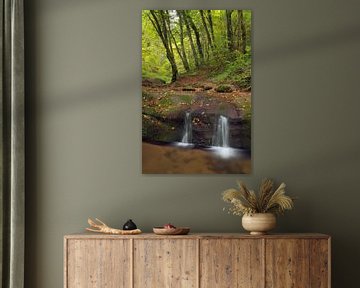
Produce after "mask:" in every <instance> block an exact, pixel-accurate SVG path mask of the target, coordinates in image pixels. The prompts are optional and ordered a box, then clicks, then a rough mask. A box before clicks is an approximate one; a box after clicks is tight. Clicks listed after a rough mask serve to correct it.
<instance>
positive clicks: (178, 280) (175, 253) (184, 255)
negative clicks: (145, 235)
mask: <svg viewBox="0 0 360 288" xmlns="http://www.w3.org/2000/svg"><path fill="white" fill-rule="evenodd" d="M196 251H197V241H196V240H191V239H171V238H170V239H161V240H152V239H151V240H135V241H134V271H136V273H135V275H134V287H135V288H155V287H174V288H175V287H178V288H181V287H188V288H195V287H197V276H198V275H197V274H198V273H197V264H196V263H197V261H196V259H197V254H196Z"/></svg>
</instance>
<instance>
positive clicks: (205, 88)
mask: <svg viewBox="0 0 360 288" xmlns="http://www.w3.org/2000/svg"><path fill="white" fill-rule="evenodd" d="M212 88H213V87H211V86H207V85H206V86H204V87H203V90H204V91H208V90H211V89H212Z"/></svg>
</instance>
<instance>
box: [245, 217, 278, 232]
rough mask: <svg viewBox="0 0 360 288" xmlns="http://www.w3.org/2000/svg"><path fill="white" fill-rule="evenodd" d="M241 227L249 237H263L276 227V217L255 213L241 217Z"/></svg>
mask: <svg viewBox="0 0 360 288" xmlns="http://www.w3.org/2000/svg"><path fill="white" fill-rule="evenodd" d="M242 226H243V227H244V229H245V230H247V231H249V232H250V234H251V235H263V234H266V233H267V232H268V231H270V230H272V229H274V228H275V226H276V217H275V215H274V214H272V213H255V214H252V215H244V216H243V217H242Z"/></svg>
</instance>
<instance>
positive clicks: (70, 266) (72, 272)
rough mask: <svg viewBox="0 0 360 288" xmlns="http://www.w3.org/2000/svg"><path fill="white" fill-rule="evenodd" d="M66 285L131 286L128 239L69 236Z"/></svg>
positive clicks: (68, 287)
mask: <svg viewBox="0 0 360 288" xmlns="http://www.w3.org/2000/svg"><path fill="white" fill-rule="evenodd" d="M65 253H67V256H66V258H67V263H66V265H67V270H66V275H65V287H66V288H104V287H106V288H129V287H131V272H132V271H131V269H130V267H131V245H130V240H118V239H116V240H105V239H99V240H95V239H91V240H89V239H83V240H81V239H79V240H77V239H68V240H67V249H66V252H65Z"/></svg>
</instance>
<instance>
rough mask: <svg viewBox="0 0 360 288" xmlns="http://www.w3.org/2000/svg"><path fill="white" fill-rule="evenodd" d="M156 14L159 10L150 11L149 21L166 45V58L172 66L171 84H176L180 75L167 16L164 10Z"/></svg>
mask: <svg viewBox="0 0 360 288" xmlns="http://www.w3.org/2000/svg"><path fill="white" fill-rule="evenodd" d="M156 12H157V10H150V15H151V16H152V17H151V16H150V15H149V19H150V22H151V23H152V24H153V26H154V28H155V30H156V32H157V33H158V35H159V37H160V39H161V42H162V43H163V45H164V48H165V51H166V58H167V59H168V60H169V62H170V66H171V73H172V77H171V82H175V81H176V79H177V77H178V74H179V73H178V69H177V65H176V62H175V57H174V53H173V51H172V48H171V47H170V46H171V42H170V41H169V32H168V29H167V26H166V15H165V13H164V11H163V10H158V13H156Z"/></svg>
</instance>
